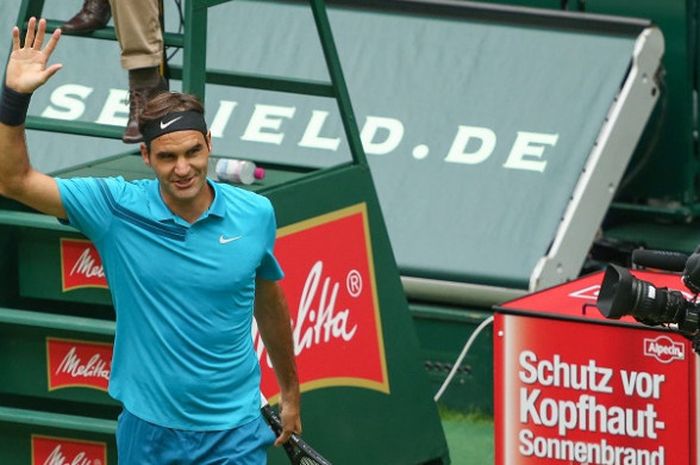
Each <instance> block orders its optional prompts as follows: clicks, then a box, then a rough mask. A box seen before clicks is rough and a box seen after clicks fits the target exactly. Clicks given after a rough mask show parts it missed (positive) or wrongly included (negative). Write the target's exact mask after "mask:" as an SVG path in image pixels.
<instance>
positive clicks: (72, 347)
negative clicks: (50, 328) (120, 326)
mask: <svg viewBox="0 0 700 465" xmlns="http://www.w3.org/2000/svg"><path fill="white" fill-rule="evenodd" d="M46 366H47V372H48V373H47V375H48V389H49V391H53V390H55V389H60V388H67V387H86V388H93V389H99V390H101V391H106V390H107V386H108V385H109V374H110V371H111V369H112V344H108V343H103V342H89V341H76V340H71V339H58V338H51V337H49V338H46Z"/></svg>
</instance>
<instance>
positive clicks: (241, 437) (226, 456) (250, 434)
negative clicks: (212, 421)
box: [186, 417, 275, 465]
mask: <svg viewBox="0 0 700 465" xmlns="http://www.w3.org/2000/svg"><path fill="white" fill-rule="evenodd" d="M188 438H189V439H188V441H187V443H188V444H189V457H188V460H187V462H186V463H187V464H188V465H266V464H267V449H269V447H270V446H271V445H272V444H273V443H274V442H275V435H274V433H273V432H272V430H271V429H270V427H269V426H268V425H267V423H265V420H263V419H262V417H260V418H258V419H257V420H254V421H252V422H250V423H247V424H245V425H242V426H239V427H237V428H234V429H231V430H227V431H209V432H204V433H188Z"/></svg>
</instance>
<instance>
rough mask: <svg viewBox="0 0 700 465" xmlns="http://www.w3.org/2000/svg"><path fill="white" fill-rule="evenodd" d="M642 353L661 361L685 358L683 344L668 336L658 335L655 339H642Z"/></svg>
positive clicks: (666, 361) (669, 361)
mask: <svg viewBox="0 0 700 465" xmlns="http://www.w3.org/2000/svg"><path fill="white" fill-rule="evenodd" d="M644 355H646V356H647V357H654V358H655V359H656V360H658V361H659V362H661V363H671V362H672V361H674V360H685V345H684V344H683V343H682V342H675V341H673V340H672V339H671V338H670V337H668V336H658V337H657V338H655V339H649V338H645V339H644Z"/></svg>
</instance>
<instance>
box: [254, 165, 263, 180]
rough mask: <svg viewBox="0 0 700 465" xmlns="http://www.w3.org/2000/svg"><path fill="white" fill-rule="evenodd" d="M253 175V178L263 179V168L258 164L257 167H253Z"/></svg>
mask: <svg viewBox="0 0 700 465" xmlns="http://www.w3.org/2000/svg"><path fill="white" fill-rule="evenodd" d="M253 176H254V177H255V179H258V180H260V179H264V178H265V168H261V167H260V166H258V167H257V168H255V171H254V172H253Z"/></svg>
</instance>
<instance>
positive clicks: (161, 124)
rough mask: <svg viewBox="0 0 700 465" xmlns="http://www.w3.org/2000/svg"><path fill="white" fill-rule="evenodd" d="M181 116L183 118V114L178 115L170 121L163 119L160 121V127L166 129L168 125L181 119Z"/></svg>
mask: <svg viewBox="0 0 700 465" xmlns="http://www.w3.org/2000/svg"><path fill="white" fill-rule="evenodd" d="M181 118H182V116H178V117H177V118H173V119H171V120H170V121H168V122H167V123H164V122H162V121H161V122H160V128H161V129H165V128H167V127H168V126H170V125H171V124H173V123H174V122H175V121H177V120H179V119H181Z"/></svg>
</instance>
